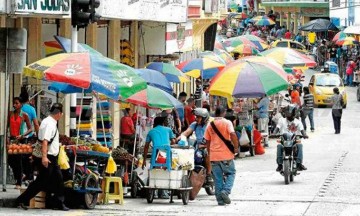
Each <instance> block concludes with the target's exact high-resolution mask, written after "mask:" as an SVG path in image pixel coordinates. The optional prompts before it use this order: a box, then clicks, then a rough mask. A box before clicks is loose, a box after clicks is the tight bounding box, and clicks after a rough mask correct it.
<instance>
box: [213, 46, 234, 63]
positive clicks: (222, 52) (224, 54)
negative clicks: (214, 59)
mask: <svg viewBox="0 0 360 216" xmlns="http://www.w3.org/2000/svg"><path fill="white" fill-rule="evenodd" d="M214 53H216V54H217V55H219V56H220V58H222V59H223V60H224V61H225V63H226V64H228V63H230V62H232V61H234V59H233V57H232V56H231V55H230V54H229V53H228V52H226V51H225V50H222V49H216V48H215V49H214Z"/></svg>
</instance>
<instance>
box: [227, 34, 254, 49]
mask: <svg viewBox="0 0 360 216" xmlns="http://www.w3.org/2000/svg"><path fill="white" fill-rule="evenodd" d="M242 44H249V45H250V46H254V47H256V45H255V44H253V43H252V42H251V41H250V40H249V39H247V38H245V37H241V36H238V37H232V38H229V39H226V40H224V42H223V43H222V45H223V46H224V47H225V50H226V51H228V52H231V51H232V50H233V49H234V48H235V47H237V46H239V45H242Z"/></svg>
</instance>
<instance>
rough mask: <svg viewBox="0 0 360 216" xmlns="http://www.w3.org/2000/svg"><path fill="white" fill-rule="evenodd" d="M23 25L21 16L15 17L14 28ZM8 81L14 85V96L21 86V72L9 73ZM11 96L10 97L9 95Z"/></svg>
mask: <svg viewBox="0 0 360 216" xmlns="http://www.w3.org/2000/svg"><path fill="white" fill-rule="evenodd" d="M22 27H23V18H22V17H19V18H16V19H15V28H22ZM10 83H13V85H11V86H14V95H13V96H15V97H17V96H19V95H20V90H21V86H22V73H18V74H13V75H10ZM11 98H12V97H11Z"/></svg>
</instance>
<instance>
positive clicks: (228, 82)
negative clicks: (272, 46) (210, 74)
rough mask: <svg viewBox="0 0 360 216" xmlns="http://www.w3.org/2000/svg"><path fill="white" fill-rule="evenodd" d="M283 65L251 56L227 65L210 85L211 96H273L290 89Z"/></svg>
mask: <svg viewBox="0 0 360 216" xmlns="http://www.w3.org/2000/svg"><path fill="white" fill-rule="evenodd" d="M287 77H288V75H287V73H286V72H285V71H284V70H283V69H282V67H281V65H279V64H277V63H276V62H274V61H273V60H271V59H267V58H265V57H257V56H251V57H246V58H242V59H239V60H237V61H234V62H233V63H231V64H229V65H227V66H226V67H225V68H224V69H223V70H222V71H221V72H220V73H218V74H217V75H216V76H215V77H214V79H213V81H212V82H211V85H210V94H212V95H219V96H223V97H227V98H231V97H236V98H255V97H262V96H264V95H265V94H266V95H272V94H275V93H277V92H279V91H282V90H285V89H287V87H288V81H287Z"/></svg>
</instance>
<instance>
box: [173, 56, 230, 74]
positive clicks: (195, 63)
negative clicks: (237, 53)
mask: <svg viewBox="0 0 360 216" xmlns="http://www.w3.org/2000/svg"><path fill="white" fill-rule="evenodd" d="M177 67H178V68H179V69H181V70H182V71H184V72H185V73H186V75H188V76H191V77H195V78H199V77H202V78H203V79H211V78H213V77H214V76H215V75H216V74H217V73H218V72H220V71H221V70H222V69H223V68H224V67H225V64H224V63H220V62H217V61H214V60H211V59H209V58H196V59H192V60H190V61H186V62H182V63H180V64H179V65H178V66H177Z"/></svg>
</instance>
